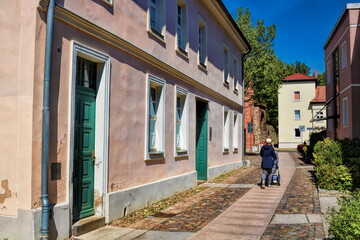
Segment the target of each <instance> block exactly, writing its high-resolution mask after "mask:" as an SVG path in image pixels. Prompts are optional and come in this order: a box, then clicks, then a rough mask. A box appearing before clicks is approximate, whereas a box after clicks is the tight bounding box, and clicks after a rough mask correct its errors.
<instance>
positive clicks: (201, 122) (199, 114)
mask: <svg viewBox="0 0 360 240" xmlns="http://www.w3.org/2000/svg"><path fill="white" fill-rule="evenodd" d="M207 145H208V141H207V103H204V102H201V101H197V102H196V171H197V175H198V179H199V180H206V179H207Z"/></svg>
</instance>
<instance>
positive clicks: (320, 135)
mask: <svg viewBox="0 0 360 240" xmlns="http://www.w3.org/2000/svg"><path fill="white" fill-rule="evenodd" d="M324 138H326V130H324V131H321V132H313V133H311V135H310V140H309V145H308V146H307V156H308V158H309V160H314V156H313V152H314V147H315V145H316V143H317V142H319V141H323V140H324Z"/></svg>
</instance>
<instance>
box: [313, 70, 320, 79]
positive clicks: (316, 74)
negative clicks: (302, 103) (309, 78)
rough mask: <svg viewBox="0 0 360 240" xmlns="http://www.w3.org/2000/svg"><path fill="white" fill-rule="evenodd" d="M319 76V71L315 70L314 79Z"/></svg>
mask: <svg viewBox="0 0 360 240" xmlns="http://www.w3.org/2000/svg"><path fill="white" fill-rule="evenodd" d="M318 76H319V72H318V70H317V69H314V77H316V78H318Z"/></svg>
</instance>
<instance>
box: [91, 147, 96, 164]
mask: <svg viewBox="0 0 360 240" xmlns="http://www.w3.org/2000/svg"><path fill="white" fill-rule="evenodd" d="M91 160H92V161H93V162H95V150H94V149H93V150H91Z"/></svg>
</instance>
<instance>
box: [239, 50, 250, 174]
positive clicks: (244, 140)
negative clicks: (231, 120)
mask: <svg viewBox="0 0 360 240" xmlns="http://www.w3.org/2000/svg"><path fill="white" fill-rule="evenodd" d="M249 53H250V49H249V51H248V52H246V53H244V54H243V55H242V61H241V64H242V72H241V75H242V76H241V78H242V81H243V87H242V107H243V114H242V123H243V125H242V131H244V129H245V100H244V99H245V79H244V75H245V74H244V66H245V64H244V63H245V57H246V55H248V54H249ZM243 133H244V134H243V135H244V137H243V141H242V142H243V145H244V144H246V134H245V132H243ZM245 149H246V145H245V146H243V147H242V150H241V151H242V160H243V165H244V166H245V165H246V160H245ZM249 167H250V166H249Z"/></svg>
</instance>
